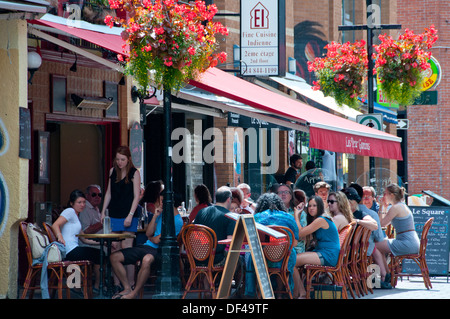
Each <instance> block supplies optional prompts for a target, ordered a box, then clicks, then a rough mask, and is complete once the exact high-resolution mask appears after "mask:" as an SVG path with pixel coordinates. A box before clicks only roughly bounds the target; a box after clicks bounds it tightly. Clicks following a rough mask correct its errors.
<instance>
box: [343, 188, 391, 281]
mask: <svg viewBox="0 0 450 319" xmlns="http://www.w3.org/2000/svg"><path fill="white" fill-rule="evenodd" d="M349 188H353V189H355V190H356V191H357V193H358V196H359V197H360V200H359V202H358V207H359V210H361V211H362V212H363V213H364V214H367V215H369V216H370V217H372V218H373V219H374V220H375V221H376V223H377V226H378V228H377V229H376V230H374V231H372V233H371V234H370V237H369V248H368V250H367V256H372V258H373V261H374V263H375V264H377V265H378V266H379V267H380V275H381V288H385V289H390V288H392V286H391V284H390V277H389V276H390V274H388V273H387V269H388V266H387V264H386V261H385V259H384V258H383V256H382V254H381V252H380V251H378V250H377V249H376V247H375V243H377V242H379V241H383V240H384V237H386V234H385V233H384V232H383V229H382V228H381V224H380V217H379V216H378V214H377V213H376V212H375V211H374V210H372V209H369V208H367V206H366V205H364V204H363V203H362V198H363V196H364V189H363V187H361V185H359V184H356V183H352V184H350V186H349ZM386 275H388V277H389V278H387V279H386V277H385V276H386Z"/></svg>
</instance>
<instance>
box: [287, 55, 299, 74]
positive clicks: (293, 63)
mask: <svg viewBox="0 0 450 319" xmlns="http://www.w3.org/2000/svg"><path fill="white" fill-rule="evenodd" d="M288 72H289V73H291V74H295V73H297V60H296V59H294V58H291V57H289V58H288Z"/></svg>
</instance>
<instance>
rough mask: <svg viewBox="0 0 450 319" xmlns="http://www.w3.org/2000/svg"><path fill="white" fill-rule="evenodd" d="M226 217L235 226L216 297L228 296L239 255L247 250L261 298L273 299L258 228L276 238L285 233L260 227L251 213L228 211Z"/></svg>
mask: <svg viewBox="0 0 450 319" xmlns="http://www.w3.org/2000/svg"><path fill="white" fill-rule="evenodd" d="M227 217H228V218H231V219H234V220H236V226H235V229H234V233H233V240H232V241H231V245H230V249H229V251H228V254H227V260H226V262H225V268H224V271H223V274H222V279H221V281H220V285H219V290H218V293H217V298H218V299H223V298H227V297H228V295H229V292H230V287H231V280H232V278H233V274H234V272H235V270H236V265H237V260H238V258H239V255H240V253H241V252H244V251H245V252H247V251H249V252H251V255H252V261H253V265H254V267H255V272H256V277H257V279H258V285H259V288H260V291H261V295H262V297H263V299H273V298H274V293H273V290H272V284H271V282H270V278H269V273H268V271H267V264H266V259H265V257H264V253H263V251H262V247H261V242H260V240H259V234H258V230H261V231H262V232H264V233H266V234H270V235H273V236H275V237H276V238H281V237H285V235H284V234H282V233H279V232H277V231H275V230H273V229H270V228H268V227H265V226H264V227H262V226H263V225H260V224H258V223H256V222H255V219H254V218H253V215H251V214H244V215H239V214H235V213H228V214H227ZM267 232H268V233H267ZM244 239H246V240H247V243H248V246H249V249H248V250H247V249H242V244H243V243H244Z"/></svg>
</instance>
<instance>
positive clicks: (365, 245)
mask: <svg viewBox="0 0 450 319" xmlns="http://www.w3.org/2000/svg"><path fill="white" fill-rule="evenodd" d="M371 234H372V231H371V230H370V229H368V228H365V227H363V233H362V236H361V242H360V246H359V251H360V253H359V256H360V261H359V275H360V278H361V284H362V289H363V292H364V293H365V294H366V295H368V294H369V292H370V293H371V294H373V290H372V287H371V286H369V285H367V278H369V275H370V274H369V272H368V267H369V256H367V254H368V251H369V238H370V235H371Z"/></svg>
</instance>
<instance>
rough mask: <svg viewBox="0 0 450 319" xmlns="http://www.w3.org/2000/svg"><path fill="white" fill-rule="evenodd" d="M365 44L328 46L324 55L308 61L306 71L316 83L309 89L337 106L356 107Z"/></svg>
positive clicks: (361, 89)
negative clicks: (312, 74)
mask: <svg viewBox="0 0 450 319" xmlns="http://www.w3.org/2000/svg"><path fill="white" fill-rule="evenodd" d="M365 45H366V43H365V41H364V40H361V41H356V42H355V43H350V42H347V43H344V44H340V43H337V42H331V43H329V44H328V45H327V46H326V47H325V49H327V55H326V56H325V57H322V58H315V60H314V61H310V62H308V70H309V71H310V72H314V73H315V75H316V78H317V81H314V82H313V84H314V86H313V89H314V90H321V91H322V92H323V94H324V95H325V96H332V97H333V98H334V99H335V100H336V103H337V104H338V105H341V106H342V105H344V104H346V105H348V106H350V107H352V108H355V109H358V108H359V101H358V97H362V96H363V95H364V86H363V83H364V81H365V78H366V76H367V65H368V60H367V50H366V48H365Z"/></svg>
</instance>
